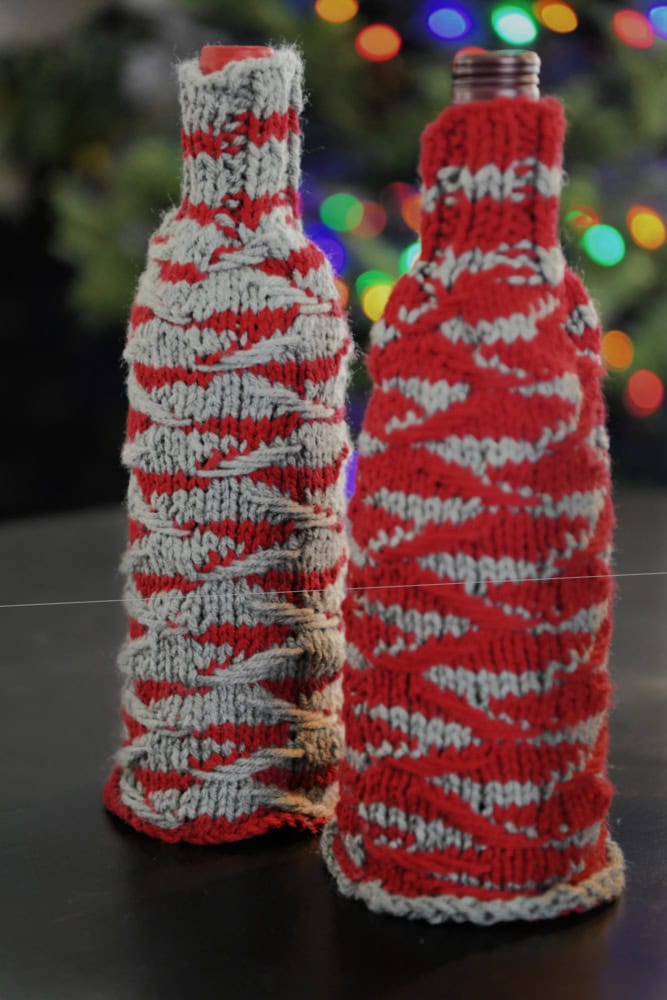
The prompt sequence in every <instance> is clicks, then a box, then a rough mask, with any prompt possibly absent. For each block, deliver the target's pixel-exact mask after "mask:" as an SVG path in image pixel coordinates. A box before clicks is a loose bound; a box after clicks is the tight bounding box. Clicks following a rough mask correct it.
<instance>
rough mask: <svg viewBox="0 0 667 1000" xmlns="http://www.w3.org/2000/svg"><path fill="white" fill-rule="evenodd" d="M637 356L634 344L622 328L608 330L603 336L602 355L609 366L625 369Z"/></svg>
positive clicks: (618, 369)
mask: <svg viewBox="0 0 667 1000" xmlns="http://www.w3.org/2000/svg"><path fill="white" fill-rule="evenodd" d="M634 356H635V348H634V344H633V343H632V341H631V340H630V338H629V337H628V335H627V333H623V331H622V330H608V331H607V333H605V335H604V336H603V338H602V357H603V358H604V360H605V362H606V363H607V366H608V367H609V368H614V369H616V371H625V369H626V368H629V367H630V365H631V364H632V359H633V358H634Z"/></svg>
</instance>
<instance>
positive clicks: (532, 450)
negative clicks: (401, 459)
mask: <svg viewBox="0 0 667 1000" xmlns="http://www.w3.org/2000/svg"><path fill="white" fill-rule="evenodd" d="M576 428H577V414H576V413H573V414H572V416H571V419H569V420H567V421H566V420H559V421H558V423H557V425H556V426H555V427H553V428H551V427H543V428H542V432H541V434H540V437H539V438H538V440H537V441H522V440H519V439H517V438H512V437H509V436H507V435H504V436H503V437H501V438H492V437H482V438H476V437H475V436H474V435H472V434H465V435H463V436H459V435H458V434H450V435H448V436H447V438H446V439H445V440H443V441H425V442H424V445H423V446H424V448H426V449H427V450H428V451H430V452H432V453H433V454H434V455H437V456H438V457H439V458H442V459H443V461H445V462H453V463H454V464H455V465H460V466H461V468H464V469H470V470H471V471H472V472H473V473H475V474H476V475H480V476H481V475H483V473H484V471H485V469H486V468H487V466H490V467H491V468H493V469H500V468H502V467H503V466H504V465H507V464H508V462H512V463H513V464H515V465H519V464H520V463H521V462H525V461H529V462H539V461H540V459H542V458H544V456H545V455H546V454H547V452H548V451H549V449H550V447H551V446H552V445H554V444H558V443H559V442H561V441H563V440H565V438H567V437H569V436H570V435H571V434H574V433H575V431H576Z"/></svg>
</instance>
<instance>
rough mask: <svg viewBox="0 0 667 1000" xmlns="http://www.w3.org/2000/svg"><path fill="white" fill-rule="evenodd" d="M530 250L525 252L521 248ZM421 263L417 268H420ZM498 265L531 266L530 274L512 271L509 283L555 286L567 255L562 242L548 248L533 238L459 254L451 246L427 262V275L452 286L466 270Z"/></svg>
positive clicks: (512, 266)
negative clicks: (561, 245) (486, 249)
mask: <svg viewBox="0 0 667 1000" xmlns="http://www.w3.org/2000/svg"><path fill="white" fill-rule="evenodd" d="M525 250H527V251H529V252H528V253H524V252H522V251H525ZM419 267H420V265H418V266H417V268H416V269H415V270H416V271H417V272H418V271H419ZM497 267H505V268H512V269H515V270H518V269H521V270H528V271H529V272H531V273H529V275H528V276H524V275H519V274H516V275H510V276H509V277H507V278H505V279H504V281H506V282H508V283H510V284H542V283H544V282H547V283H548V284H550V285H553V286H554V287H555V286H557V285H559V284H560V283H561V281H562V280H563V276H564V273H565V258H564V257H563V251H562V250H561V247H560V245H559V244H556V245H555V246H553V247H549V248H545V247H542V246H540V245H539V244H534V243H532V242H531V241H530V240H519V242H518V243H514V244H509V243H499V244H498V246H497V248H495V249H494V250H490V251H487V252H484V251H482V250H480V249H479V248H477V247H475V248H473V249H472V250H466V251H464V252H463V253H460V254H456V253H455V252H454V251H453V250H452V249H451V247H446V248H445V250H444V252H441V253H440V252H439V253H438V254H437V256H436V257H435V258H434V260H433V261H432V262H428V264H427V265H426V264H425V265H424V270H425V272H426V273H427V274H428V276H429V277H430V278H432V279H435V280H436V281H440V282H441V283H442V284H443V285H444V286H445V287H446V288H450V287H451V286H452V285H453V284H454V283H455V282H456V281H457V280H458V278H460V277H461V275H462V274H464V273H470V274H477V273H481V272H483V271H489V270H494V269H495V268H497Z"/></svg>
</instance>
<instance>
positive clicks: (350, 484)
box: [344, 448, 359, 500]
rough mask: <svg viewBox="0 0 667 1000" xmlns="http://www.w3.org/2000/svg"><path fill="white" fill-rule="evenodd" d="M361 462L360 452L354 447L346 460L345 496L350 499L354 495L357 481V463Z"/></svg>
mask: <svg viewBox="0 0 667 1000" xmlns="http://www.w3.org/2000/svg"><path fill="white" fill-rule="evenodd" d="M358 462H359V452H358V451H357V450H356V448H355V449H353V450H352V451H351V452H350V454H349V456H348V458H347V461H346V462H345V486H344V490H345V497H346V499H347V500H349V499H350V498H351V497H353V496H354V490H355V486H356V483H357V464H358Z"/></svg>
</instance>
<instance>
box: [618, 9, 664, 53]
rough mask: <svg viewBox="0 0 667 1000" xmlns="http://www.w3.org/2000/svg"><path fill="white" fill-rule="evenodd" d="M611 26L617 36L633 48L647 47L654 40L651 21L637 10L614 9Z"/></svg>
mask: <svg viewBox="0 0 667 1000" xmlns="http://www.w3.org/2000/svg"><path fill="white" fill-rule="evenodd" d="M611 26H612V28H613V29H614V34H615V35H616V37H617V38H619V39H620V40H621V41H622V42H625V44H626V45H631V46H632V47H633V48H635V49H648V48H650V47H651V45H653V42H654V41H655V33H654V31H653V28H652V26H651V22H650V21H649V20H648V18H646V17H644V15H643V14H640V13H639V11H638V10H618V11H616V13H615V14H614V16H613V18H612V20H611Z"/></svg>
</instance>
